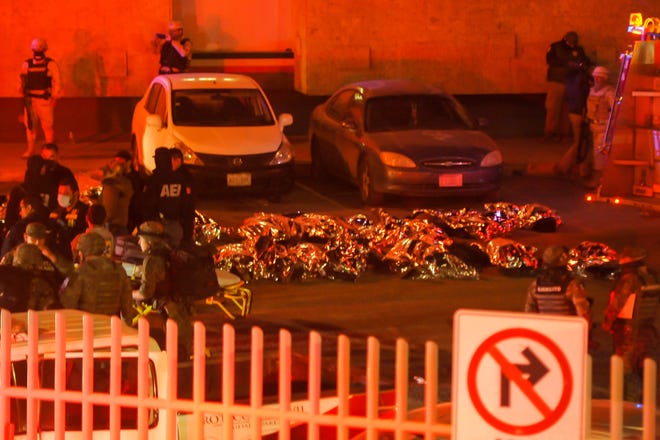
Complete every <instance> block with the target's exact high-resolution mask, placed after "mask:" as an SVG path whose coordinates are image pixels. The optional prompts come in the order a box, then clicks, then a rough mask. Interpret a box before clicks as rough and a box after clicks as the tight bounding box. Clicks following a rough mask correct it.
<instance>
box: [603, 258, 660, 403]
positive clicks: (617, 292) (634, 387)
mask: <svg viewBox="0 0 660 440" xmlns="http://www.w3.org/2000/svg"><path fill="white" fill-rule="evenodd" d="M645 259H646V252H645V251H644V250H643V249H640V248H625V249H623V251H621V254H620V255H619V266H620V268H621V270H620V272H619V273H618V275H617V278H616V280H615V281H614V287H613V288H612V291H611V292H610V299H609V303H608V305H607V309H606V310H605V319H604V320H603V329H604V330H605V331H607V332H609V333H611V334H612V340H613V345H614V353H615V354H617V355H619V356H621V357H622V358H623V368H624V395H625V398H626V400H629V401H635V402H640V401H641V382H642V378H643V376H642V373H643V369H642V368H643V365H644V358H646V357H651V358H653V357H654V356H655V355H656V354H657V350H658V329H657V328H656V326H655V321H656V317H657V313H658V301H660V283H658V277H657V275H656V273H655V272H654V271H652V270H651V269H649V268H648V267H647V266H646V263H645Z"/></svg>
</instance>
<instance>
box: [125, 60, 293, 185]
mask: <svg viewBox="0 0 660 440" xmlns="http://www.w3.org/2000/svg"><path fill="white" fill-rule="evenodd" d="M292 123H293V117H292V116H291V114H289V113H283V114H281V115H279V117H278V118H275V116H274V114H273V109H272V107H271V105H270V103H269V102H268V99H267V98H266V95H265V94H264V92H263V90H262V89H261V87H260V86H259V84H257V82H256V81H254V80H253V79H252V78H249V77H247V76H245V75H235V74H222V73H179V74H170V75H159V76H157V77H155V78H154V79H153V80H152V81H151V84H150V85H149V87H148V88H147V92H146V93H145V94H144V96H143V97H142V99H141V100H140V101H139V102H138V103H137V105H136V106H135V110H134V112H133V123H132V148H133V154H134V158H135V163H136V166H137V167H138V169H139V170H141V171H143V172H145V173H147V174H148V173H150V172H151V171H152V170H153V169H154V167H155V163H154V157H153V156H154V151H155V150H156V148H158V147H167V148H171V147H177V148H179V149H180V150H181V151H182V152H183V156H184V162H185V163H186V164H187V165H188V167H189V169H190V170H191V172H192V173H193V175H194V176H195V178H196V179H197V183H198V184H199V188H215V189H220V190H223V189H225V190H227V189H228V190H232V191H234V190H240V189H243V190H250V191H255V192H256V191H260V190H263V191H266V192H268V193H271V194H281V193H283V192H287V191H289V190H290V189H291V188H292V186H293V179H294V162H293V153H292V150H291V145H290V144H289V141H288V140H287V138H286V136H285V135H284V133H283V128H284V127H286V126H288V125H291V124H292Z"/></svg>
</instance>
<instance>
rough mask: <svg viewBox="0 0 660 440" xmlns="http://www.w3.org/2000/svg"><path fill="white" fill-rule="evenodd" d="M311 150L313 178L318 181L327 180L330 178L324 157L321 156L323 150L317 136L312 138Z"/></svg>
mask: <svg viewBox="0 0 660 440" xmlns="http://www.w3.org/2000/svg"><path fill="white" fill-rule="evenodd" d="M310 151H311V156H312V178H313V179H314V180H315V181H317V182H325V181H326V180H328V170H327V169H326V168H325V164H324V163H323V157H321V151H320V148H319V145H318V141H317V140H316V138H313V139H312V142H311V146H310Z"/></svg>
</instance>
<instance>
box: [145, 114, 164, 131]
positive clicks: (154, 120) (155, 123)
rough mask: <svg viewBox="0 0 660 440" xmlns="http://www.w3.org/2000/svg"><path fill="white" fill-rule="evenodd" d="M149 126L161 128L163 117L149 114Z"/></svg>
mask: <svg viewBox="0 0 660 440" xmlns="http://www.w3.org/2000/svg"><path fill="white" fill-rule="evenodd" d="M147 127H150V128H155V129H156V130H160V129H161V128H163V118H161V117H160V115H147Z"/></svg>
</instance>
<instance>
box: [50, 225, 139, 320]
mask: <svg viewBox="0 0 660 440" xmlns="http://www.w3.org/2000/svg"><path fill="white" fill-rule="evenodd" d="M104 251H105V240H104V239H103V237H101V236H100V235H99V234H97V233H95V232H88V233H85V234H83V235H82V236H81V237H80V238H79V239H78V244H77V248H76V258H77V260H78V262H79V264H80V266H79V267H78V270H76V271H75V272H74V273H72V274H71V275H70V276H69V277H68V278H67V279H66V280H65V281H64V283H63V284H62V288H61V289H60V302H61V303H62V306H64V307H65V308H68V309H79V310H83V311H85V312H90V313H99V314H105V315H121V318H122V320H123V321H124V322H125V323H127V324H128V325H132V324H133V318H134V317H135V316H136V315H137V312H136V310H135V309H134V308H133V296H132V292H131V285H130V283H129V279H128V276H127V275H126V272H125V271H124V268H123V267H122V265H121V264H120V263H117V262H115V261H112V260H111V259H110V258H109V257H106V256H104V255H103V252H104Z"/></svg>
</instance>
